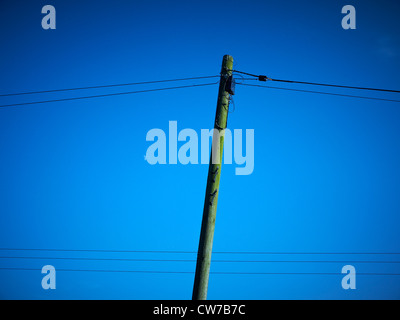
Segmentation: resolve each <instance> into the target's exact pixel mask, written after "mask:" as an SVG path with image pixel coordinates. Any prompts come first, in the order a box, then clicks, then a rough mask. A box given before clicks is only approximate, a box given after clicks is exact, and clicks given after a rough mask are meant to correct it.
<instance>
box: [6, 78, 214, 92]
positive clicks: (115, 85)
mask: <svg viewBox="0 0 400 320" xmlns="http://www.w3.org/2000/svg"><path fill="white" fill-rule="evenodd" d="M215 77H219V75H215V76H203V77H191V78H180V79H168V80H154V81H143V82H130V83H120V84H107V85H98V86H90V87H76V88H63V89H52V90H42V91H28V92H17V93H3V94H0V97H9V96H19V95H26V94H38V93H52V92H61V91H73V90H87V89H99V88H111V87H122V86H134V85H140V84H152V83H163V82H173V81H187V80H199V79H209V78H215Z"/></svg>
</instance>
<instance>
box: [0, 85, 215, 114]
mask: <svg viewBox="0 0 400 320" xmlns="http://www.w3.org/2000/svg"><path fill="white" fill-rule="evenodd" d="M214 84H217V82H213V83H203V84H192V85H187V86H179V87H168V88H158V89H148V90H140V91H128V92H118V93H108V94H99V95H94V96H86V97H74V98H63V99H54V100H44V101H33V102H21V103H13V104H6V105H0V107H1V108H4V107H15V106H23V105H29V104H39V103H49V102H61V101H71V100H80V99H91V98H103V97H110V96H118V95H124V94H134V93H144V92H154V91H163V90H175V89H183V88H193V87H204V86H210V85H214Z"/></svg>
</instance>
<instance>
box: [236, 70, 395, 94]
mask: <svg viewBox="0 0 400 320" xmlns="http://www.w3.org/2000/svg"><path fill="white" fill-rule="evenodd" d="M233 72H237V73H242V74H245V75H248V76H252V77H256V78H258V79H257V80H260V81H267V80H270V81H277V82H286V83H296V84H307V85H314V86H324V87H335V88H345V89H357V90H372V91H383V92H394V93H400V91H399V90H392V89H380V88H368V87H356V86H346V85H340V84H327V83H317V82H307V81H295V80H283V79H273V78H269V77H267V76H265V75H255V74H251V73H247V72H242V71H237V70H233Z"/></svg>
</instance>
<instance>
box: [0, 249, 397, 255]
mask: <svg viewBox="0 0 400 320" xmlns="http://www.w3.org/2000/svg"><path fill="white" fill-rule="evenodd" d="M0 251H55V252H108V253H166V254H175V253H176V254H179V253H185V254H194V253H197V251H181V250H106V249H54V248H0ZM213 253H215V254H256V255H258V254H261V255H274V254H277V255H285V254H288V255H289V254H294V255H296V254H298V255H386V254H387V255H398V254H400V252H289V251H287V252H284V251H282V252H267V251H213Z"/></svg>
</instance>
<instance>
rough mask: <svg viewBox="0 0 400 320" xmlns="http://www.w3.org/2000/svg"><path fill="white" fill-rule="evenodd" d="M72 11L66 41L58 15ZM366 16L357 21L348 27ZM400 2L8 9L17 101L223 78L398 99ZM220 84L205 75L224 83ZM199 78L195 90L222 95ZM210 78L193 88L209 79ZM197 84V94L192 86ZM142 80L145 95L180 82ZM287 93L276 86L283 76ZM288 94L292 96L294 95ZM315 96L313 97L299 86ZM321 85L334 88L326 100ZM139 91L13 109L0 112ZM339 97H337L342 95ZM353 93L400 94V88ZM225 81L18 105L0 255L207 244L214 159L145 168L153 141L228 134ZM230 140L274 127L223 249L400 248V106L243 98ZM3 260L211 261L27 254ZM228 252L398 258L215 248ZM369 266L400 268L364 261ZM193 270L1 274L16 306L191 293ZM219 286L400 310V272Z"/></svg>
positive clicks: (254, 279)
mask: <svg viewBox="0 0 400 320" xmlns="http://www.w3.org/2000/svg"><path fill="white" fill-rule="evenodd" d="M46 4H51V5H53V6H54V7H55V8H56V12H57V15H56V17H57V18H56V19H57V24H56V30H43V29H42V28H41V19H42V17H43V14H41V8H42V7H43V6H44V5H46ZM346 4H352V5H354V6H355V8H356V12H357V29H356V30H343V29H342V27H341V19H342V17H343V15H342V14H341V8H342V7H343V6H344V5H346ZM399 13H400V4H399V3H397V2H396V1H387V0H386V1H351V2H348V1H287V0H283V1H196V2H194V1H140V2H139V1H84V2H82V1H57V0H51V1H36V0H35V1H11V0H8V1H1V3H0V43H1V47H0V48H1V49H0V55H1V59H0V75H1V76H0V94H1V93H10V92H21V91H35V90H46V89H57V88H71V87H79V86H91V85H102V84H110V83H126V82H137V81H150V80H158V79H171V78H181V77H192V76H202V75H214V74H218V73H219V71H220V65H221V60H222V57H223V55H224V54H230V55H232V56H233V57H234V59H235V63H236V65H235V68H236V69H238V70H242V71H247V72H251V73H264V74H267V75H268V76H270V77H272V78H274V77H275V78H283V79H293V80H302V81H315V82H325V83H340V84H349V85H354V86H367V87H378V88H391V89H399V87H400V81H399V74H400V62H399V61H400V60H399V55H400V38H399V34H400V33H399V31H400V20H399V19H398V17H399ZM207 81H208V80H205V81H203V82H207ZM203 82H201V81H197V82H196V83H203ZM190 83H194V82H190ZM190 83H188V84H190ZM166 86H168V85H165V86H164V85H160V84H158V85H153V86H140V87H139V86H138V87H132V88H129V90H140V89H147V88H158V87H166ZM271 86H272V84H271ZM281 86H283V85H281ZM285 87H290V88H301V89H308V90H310V89H311V90H313V89H315V88H310V87H306V86H289V85H287V86H285ZM318 89H319V88H318ZM124 90H125V91H126V90H128V88H120V89H118V88H114V89H97V90H92V91H90V93H89V92H82V93H80V92H69V93H68V92H64V93H55V94H45V95H40V96H39V95H38V96H14V97H0V98H1V99H0V105H4V104H10V103H17V102H24V101H35V100H45V99H59V98H63V97H72V96H80V95H82V96H84V95H87V94H104V93H111V92H120V91H124ZM325 90H326V91H328V89H325ZM329 91H330V92H341V93H347V94H367V95H370V96H377V97H378V96H379V97H389V98H392V99H399V97H398V95H395V94H384V95H383V94H379V93H374V92H366V93H363V92H361V93H360V92H356V91H354V90H347V91H343V90H341V91H338V90H333V89H332V90H329ZM216 99H217V86H216V85H215V86H210V87H201V88H192V89H182V90H176V91H164V92H155V93H143V94H136V95H125V96H118V97H107V98H99V99H90V100H77V101H66V102H57V103H48V104H40V105H26V106H18V107H8V108H0V247H2V248H7V247H8V248H55V249H103V250H183V251H196V250H197V246H198V239H199V233H200V224H201V217H202V209H203V202H204V193H205V186H206V178H207V170H208V166H207V165H182V164H177V165H155V166H151V165H149V164H148V163H147V162H145V161H144V155H145V153H146V149H147V147H148V146H149V145H150V143H149V142H146V140H145V137H146V133H147V132H148V130H150V129H152V128H161V129H164V130H166V131H167V129H168V121H172V120H175V121H178V130H181V129H184V128H193V129H195V130H196V131H198V132H200V129H202V128H211V127H212V126H213V120H214V115H215V107H216ZM234 99H235V105H236V110H235V112H234V113H231V114H229V120H228V126H229V128H230V129H254V130H255V169H254V172H253V174H251V175H249V176H236V175H235V171H234V170H235V166H234V165H225V166H223V168H222V177H221V185H220V194H219V200H218V213H217V221H216V229H215V237H214V250H215V251H236V252H237V251H268V252H400V241H399V240H400V235H399V232H398V229H399V222H400V219H399V214H400V201H399V194H400V167H399V163H400V144H399V141H400V125H399V124H400V104H399V103H393V102H383V101H372V100H362V99H351V98H344V97H335V96H324V95H316V94H309V93H301V92H289V91H281V90H272V89H271V90H269V89H262V88H251V87H244V86H237V90H236V95H235V97H234ZM0 254H1V256H2V257H10V256H20V257H23V256H37V257H40V256H42V257H43V256H47V257H50V258H51V257H86V258H89V257H94V258H132V259H135V258H150V259H189V260H192V259H195V258H196V255H195V254H179V255H178V254H176V255H171V254H150V253H146V254H145V253H142V254H134V253H131V254H128V253H79V252H76V253H74V252H24V251H20V252H10V251H0ZM50 258H49V259H48V260H32V259H31V260H29V259H3V258H1V259H0V267H1V268H7V267H8V268H33V269H41V267H42V266H43V265H45V264H51V265H53V266H54V267H55V268H56V269H99V270H104V269H108V270H159V271H160V270H161V271H189V272H191V271H194V269H195V263H194V262H127V261H121V262H115V261H114V262H110V261H63V260H52V259H50ZM213 258H214V259H218V260H223V259H225V260H229V259H230V260H233V259H238V260H255V259H259V260H301V259H303V260H311V259H315V260H333V259H336V260H340V261H354V260H382V261H388V260H391V261H395V260H396V259H397V260H400V259H399V257H398V256H386V255H384V256H370V255H362V256H354V255H347V256H344V255H339V256H325V255H324V256H301V255H283V256H281V255H278V256H274V255H267V256H259V255H221V254H218V255H217V254H215V255H213ZM350 264H353V265H354V266H355V267H356V271H357V272H360V273H400V265H399V264H361V263H358V264H357V263H350ZM343 265H345V263H221V262H219V263H218V262H216V263H213V264H212V266H211V271H214V272H218V271H227V272H315V273H318V272H321V273H330V272H332V273H338V272H340V271H341V268H342V267H343ZM193 278H194V275H193V274H135V273H101V272H99V273H95V272H68V271H64V272H63V271H59V272H57V289H56V290H47V291H45V290H43V289H42V288H41V285H40V283H41V279H42V274H41V273H40V271H15V270H12V271H11V270H8V271H7V270H0V298H3V299H15V298H17V299H21V298H22V299H190V298H191V293H192V285H193ZM341 279H342V276H341V275H218V274H214V275H211V277H210V285H209V293H208V297H209V298H210V299H382V298H389V299H394V298H397V299H398V298H400V276H363V275H359V276H358V277H357V289H356V290H347V291H346V290H343V289H342V287H341Z"/></svg>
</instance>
